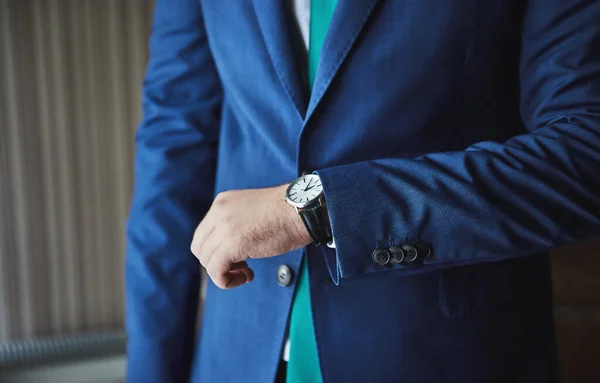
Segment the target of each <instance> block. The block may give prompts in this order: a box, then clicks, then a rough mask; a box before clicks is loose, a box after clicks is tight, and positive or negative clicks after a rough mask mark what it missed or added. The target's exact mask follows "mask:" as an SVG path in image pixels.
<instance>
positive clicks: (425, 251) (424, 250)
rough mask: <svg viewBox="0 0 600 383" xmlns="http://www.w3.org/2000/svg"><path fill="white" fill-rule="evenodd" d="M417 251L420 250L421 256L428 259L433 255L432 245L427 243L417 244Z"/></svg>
mask: <svg viewBox="0 0 600 383" xmlns="http://www.w3.org/2000/svg"><path fill="white" fill-rule="evenodd" d="M416 248H417V251H418V252H419V258H421V259H427V258H429V257H431V246H429V245H428V244H426V243H423V242H421V243H419V244H417V245H416Z"/></svg>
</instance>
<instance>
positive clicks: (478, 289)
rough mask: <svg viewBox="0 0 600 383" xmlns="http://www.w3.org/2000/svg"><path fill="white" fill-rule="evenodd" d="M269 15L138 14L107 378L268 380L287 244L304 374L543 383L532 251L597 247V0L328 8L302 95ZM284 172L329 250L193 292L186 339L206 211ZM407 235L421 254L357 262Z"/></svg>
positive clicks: (292, 41) (551, 369) (175, 8)
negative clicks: (319, 187) (119, 321)
mask: <svg viewBox="0 0 600 383" xmlns="http://www.w3.org/2000/svg"><path fill="white" fill-rule="evenodd" d="M284 4H286V2H284V1H275V0H253V1H251V0H244V1H239V0H219V1H208V0H206V1H205V0H179V1H174V0H173V1H167V0H158V1H157V5H156V14H155V18H154V26H153V32H152V37H151V42H150V48H151V60H150V63H149V67H148V72H147V76H146V80H145V82H144V88H143V96H144V118H143V122H142V123H141V125H140V127H139V131H138V133H137V141H136V142H137V155H136V180H135V195H134V199H133V204H132V208H131V217H130V220H129V224H128V254H127V267H126V273H127V275H126V278H127V329H128V332H129V337H130V338H129V340H130V342H129V370H128V376H129V381H131V382H183V381H185V380H186V379H187V377H188V376H191V379H192V381H194V382H211V383H213V382H214V383H227V382H251V383H253V382H260V383H262V382H270V381H272V379H273V377H274V375H275V369H276V366H277V363H278V361H279V358H280V353H281V349H282V345H283V341H284V333H285V328H286V323H287V316H288V313H289V309H290V304H291V301H292V296H293V293H294V287H295V285H294V283H292V284H291V285H289V286H287V287H280V286H278V285H277V283H276V278H275V272H276V269H277V267H278V266H279V265H281V264H286V265H288V266H289V267H290V268H291V269H292V270H294V271H298V268H299V265H300V261H301V258H302V256H303V254H304V253H305V254H306V257H307V259H308V264H309V269H310V289H311V297H312V306H313V318H314V326H315V332H316V339H317V344H318V351H319V357H320V362H321V368H322V374H323V378H324V381H325V382H334V383H339V382H378V383H379V382H402V383H432V382H461V383H470V382H472V383H481V382H502V383H506V382H528V383H531V382H544V383H546V382H551V381H554V379H555V368H556V363H555V349H554V339H553V322H552V303H551V283H550V277H549V266H548V258H547V251H548V250H549V249H551V248H553V247H555V246H559V245H564V244H568V243H573V242H577V241H580V240H583V239H586V238H590V237H593V236H597V235H599V234H600V192H599V189H600V177H599V175H600V1H595V0H571V1H564V0H528V1H518V0H493V1H481V0H460V1H459V0H444V1H442V0H403V1H401V0H379V1H377V0H361V1H350V0H341V1H340V2H339V5H338V8H337V10H336V12H335V14H334V16H333V20H332V23H331V27H330V31H329V34H328V36H327V38H326V41H325V44H324V47H323V52H322V59H321V63H320V65H319V69H318V73H317V75H316V80H315V84H314V89H313V92H312V94H308V92H307V91H306V89H307V86H306V80H305V77H304V73H305V72H306V70H305V68H304V67H303V63H304V60H305V57H303V52H302V51H301V49H300V50H298V49H295V47H298V46H300V48H301V44H300V45H299V44H298V42H297V41H296V40H297V39H298V36H297V34H296V32H295V30H294V27H295V22H294V21H293V18H292V17H293V16H292V15H290V14H289V11H288V10H287V9H286V7H285V6H284ZM306 170H308V171H313V170H316V171H317V172H318V173H319V174H320V176H321V179H322V183H323V185H324V190H325V197H326V200H327V202H328V206H329V213H330V215H331V224H332V228H333V233H334V236H335V240H336V244H337V250H332V249H328V248H326V247H323V246H320V247H317V246H309V247H307V248H306V249H305V251H304V252H303V251H301V250H299V251H293V252H290V253H288V254H284V255H281V256H277V257H273V258H270V259H264V260H251V261H250V262H249V264H250V266H251V267H252V268H253V269H254V271H255V274H256V279H255V280H254V281H253V282H252V283H249V284H247V285H244V286H242V287H240V288H236V289H233V290H226V291H225V290H219V289H218V288H216V287H215V285H214V284H212V282H210V281H208V291H207V296H206V302H205V305H204V314H203V318H202V326H201V331H200V334H199V337H198V338H196V335H195V324H196V316H195V314H196V310H197V302H198V290H199V283H200V282H199V277H200V266H199V264H198V262H197V260H196V259H195V258H194V257H193V256H192V255H191V253H190V252H189V246H190V242H191V238H192V233H193V230H194V228H195V226H196V225H197V224H198V222H199V221H200V220H201V218H202V216H203V214H205V212H206V211H207V209H208V208H209V206H210V205H211V202H212V199H213V196H214V195H215V194H216V193H218V192H220V191H223V190H229V189H245V188H260V187H266V186H273V185H279V184H282V183H286V182H289V181H291V180H293V179H294V178H295V177H296V176H297V175H298V174H299V173H301V172H303V171H306ZM419 241H420V242H422V243H427V244H429V245H431V247H432V249H433V252H432V255H431V257H430V258H429V259H427V260H425V261H422V262H420V263H417V264H414V265H408V266H407V265H392V264H387V265H385V266H379V265H377V264H375V263H374V262H373V261H372V257H371V255H372V253H373V250H374V249H376V248H378V247H383V248H385V247H388V246H390V244H391V243H392V242H393V243H394V244H405V243H407V244H414V243H417V242H419ZM197 339H198V340H197ZM190 374H191V375H190Z"/></svg>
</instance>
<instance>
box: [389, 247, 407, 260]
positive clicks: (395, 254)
mask: <svg viewBox="0 0 600 383" xmlns="http://www.w3.org/2000/svg"><path fill="white" fill-rule="evenodd" d="M388 251H389V252H390V254H391V256H390V262H391V263H394V264H396V263H400V262H402V261H403V260H404V250H402V248H401V247H398V246H392V247H390V248H389V249H388Z"/></svg>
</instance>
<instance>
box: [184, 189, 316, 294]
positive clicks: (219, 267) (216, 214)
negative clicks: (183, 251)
mask: <svg viewBox="0 0 600 383" xmlns="http://www.w3.org/2000/svg"><path fill="white" fill-rule="evenodd" d="M287 186H288V185H282V186H278V187H273V188H268V189H249V190H232V191H227V192H223V193H220V194H219V195H218V196H217V198H215V201H214V202H213V204H212V206H211V208H210V210H209V211H208V214H207V215H206V217H204V219H203V220H202V222H200V224H199V225H198V227H197V228H196V232H195V233H194V239H193V240H192V245H191V250H192V253H194V255H195V256H196V258H198V260H200V263H201V264H202V265H203V266H204V267H205V268H206V270H207V272H208V275H209V276H210V278H211V279H212V280H213V282H214V283H215V284H216V285H217V286H218V287H220V288H222V289H229V288H233V287H237V286H241V285H243V284H244V283H246V282H250V281H252V279H254V272H253V271H252V269H250V268H249V267H248V264H247V263H246V260H247V259H249V258H267V257H273V256H276V255H280V254H283V253H285V252H288V251H291V250H295V249H298V248H300V247H303V246H306V245H308V244H309V243H311V242H312V238H311V237H310V235H309V234H308V232H307V231H306V228H305V227H304V223H303V222H302V219H301V218H300V216H299V215H298V214H297V213H296V211H295V209H294V208H293V207H291V206H290V205H288V204H287V203H286V202H285V201H284V200H283V195H284V194H285V190H286V188H287Z"/></svg>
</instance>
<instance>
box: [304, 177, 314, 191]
mask: <svg viewBox="0 0 600 383" xmlns="http://www.w3.org/2000/svg"><path fill="white" fill-rule="evenodd" d="M311 182H312V180H310V181H308V185H306V189H304V191H307V190H308V189H309V186H310V183H311Z"/></svg>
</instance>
